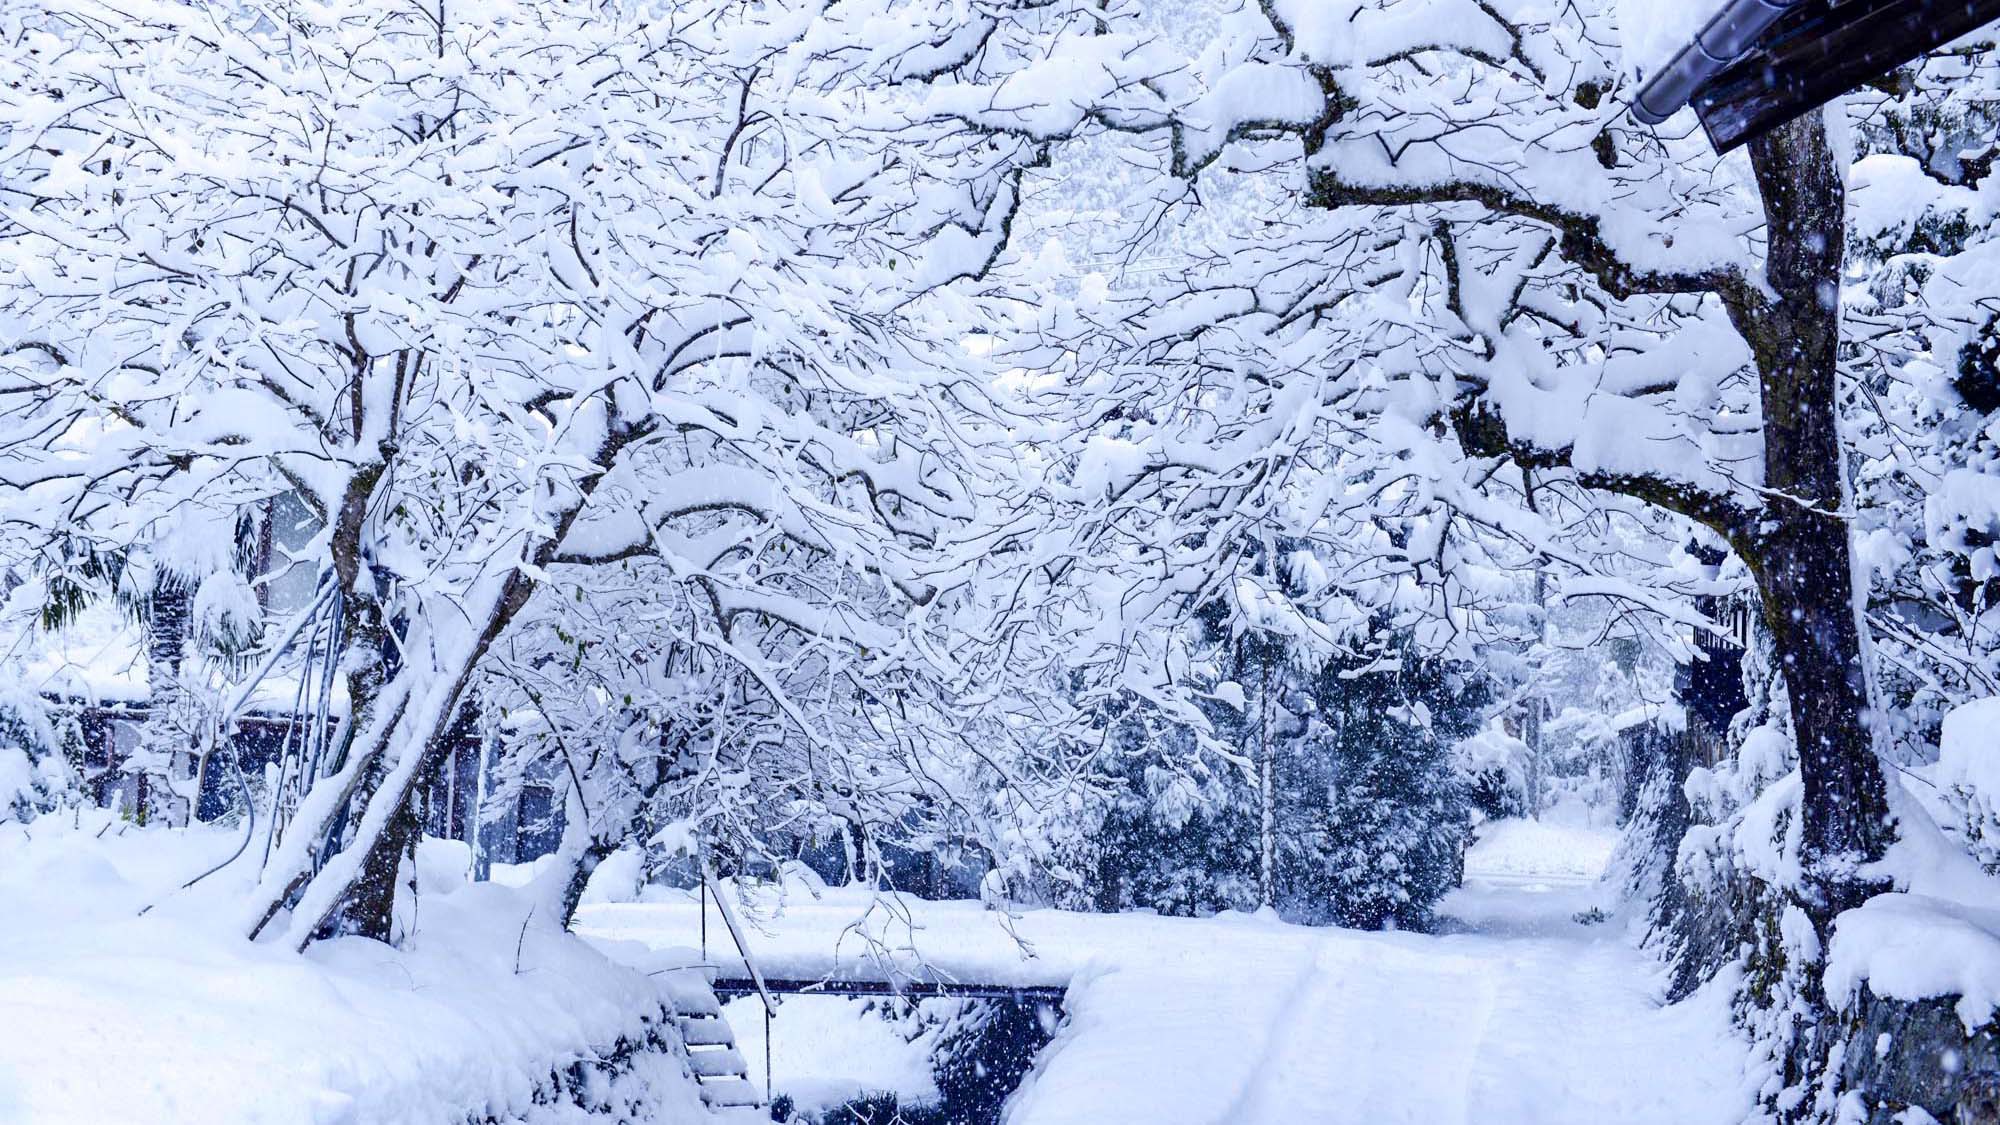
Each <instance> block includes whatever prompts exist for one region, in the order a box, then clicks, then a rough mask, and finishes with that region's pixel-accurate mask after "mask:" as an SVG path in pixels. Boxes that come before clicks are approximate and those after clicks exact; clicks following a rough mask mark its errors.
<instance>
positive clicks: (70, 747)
mask: <svg viewBox="0 0 2000 1125" xmlns="http://www.w3.org/2000/svg"><path fill="white" fill-rule="evenodd" d="M49 720H50V716H49V715H48V714H47V708H46V707H44V706H43V705H42V703H41V701H40V700H38V699H35V698H34V697H33V696H23V695H19V694H16V695H11V696H6V697H0V819H14V820H22V821H26V820H28V819H30V818H32V817H33V816H34V815H35V814H37V813H41V812H46V811H48V810H49V809H51V808H53V807H54V806H55V805H56V804H57V802H59V801H60V800H61V799H62V798H63V797H64V796H65V795H66V794H69V793H71V792H73V791H74V789H75V786H76V778H77V770H78V767H79V766H81V765H82V750H83V747H82V737H81V733H80V732H79V731H77V730H76V729H75V724H74V723H64V724H61V725H60V726H58V725H56V724H52V723H51V722H50V721H49ZM65 736H67V737H65Z"/></svg>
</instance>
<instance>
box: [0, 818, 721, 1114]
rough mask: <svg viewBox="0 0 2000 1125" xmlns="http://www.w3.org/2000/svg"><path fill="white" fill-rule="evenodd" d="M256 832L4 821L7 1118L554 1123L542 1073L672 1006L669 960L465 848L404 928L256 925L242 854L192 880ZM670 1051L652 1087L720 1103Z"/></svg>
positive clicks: (2, 1108)
mask: <svg viewBox="0 0 2000 1125" xmlns="http://www.w3.org/2000/svg"><path fill="white" fill-rule="evenodd" d="M72 817H73V819H72ZM239 838H240V834H239V833H237V832H235V831H233V830H230V829H224V828H213V829H211V828H197V829H194V830H182V829H151V830H146V831H141V830H139V829H136V828H133V827H132V826H130V825H129V824H126V823H124V822H123V821H121V820H119V819H117V818H116V817H115V816H114V815H113V814H110V813H108V812H105V811H104V810H98V809H85V810H79V811H76V812H74V813H72V814H66V815H64V816H61V817H46V818H43V819H41V820H37V821H35V822H33V823H31V824H28V825H26V826H23V825H21V824H17V823H12V822H6V823H0V1122H5V1123H7V1125H15V1123H23V1125H27V1123H33V1125H40V1123H44V1122H46V1123H48V1125H85V1123H91V1125H94V1123H98V1122H103V1123H106V1125H137V1123H141V1122H143V1123H149V1125H150V1123H160V1125H171V1123H177V1122H189V1123H196V1122H198V1123H201V1125H247V1123H260V1122H268V1123H273V1125H291V1123H299V1125H395V1123H400V1122H410V1123H413V1125H418V1123H420V1125H437V1123H440V1122H451V1121H461V1120H464V1119H466V1116H467V1115H468V1114H471V1113H485V1112H490V1113H493V1114H495V1115H496V1116H499V1117H501V1118H502V1119H519V1120H529V1121H535V1122H538V1123H539V1122H554V1121H558V1120H563V1119H564V1111H563V1110H562V1109H561V1108H560V1107H558V1106H536V1105H534V1103H533V1097H534V1094H535V1087H536V1085H537V1083H540V1082H542V1081H545V1080H546V1079H548V1077H549V1074H550V1071H551V1069H552V1068H553V1067H555V1066H558V1065H566V1064H567V1063H568V1062H569V1061H571V1060H573V1059H578V1058H588V1057H592V1056H593V1055H594V1054H596V1053H597V1052H598V1051H601V1050H602V1049H604V1048H606V1047H609V1046H610V1045H612V1044H613V1043H615V1042H616V1041H617V1040H618V1039H619V1038H620V1037H621V1036H626V1035H630V1034H633V1033H635V1032H637V1031H638V1030H640V1028H641V1026H642V1025H641V1019H642V1017H645V1016H651V1015H654V1014H656V1013H657V1012H658V1011H659V1008H660V1004H661V1001H662V999H663V993H662V992H661V991H660V987H661V986H660V985H658V984H657V983H656V982H655V981H654V980H653V979H651V978H649V977H647V976H645V975H643V974H641V973H637V972H634V971H632V970H631V969H628V968H625V967H623V966H620V965H618V964H615V963H613V962H611V961H609V960H607V959H605V958H604V957H602V956H601V955H599V954H597V953H596V952H594V951H593V950H591V949H590V948H588V947H587V946H585V945H584V943H582V942H580V941H577V940H576V939H575V938H573V937H572V936H570V935H568V934H564V933H562V932H561V931H560V930H559V929H557V928H556V927H555V926H554V925H553V924H551V923H550V922H548V921H547V920H545V919H544V918H540V917H535V916H531V902H530V900H528V899H527V898H526V897H525V896H524V895H523V894H521V893H520V892H518V891H516V890H514V889H512V888H508V887H505V886H501V885H499V884H478V885H456V886H454V885H453V876H454V873H453V872H452V871H451V870H450V869H449V867H450V865H449V864H442V865H441V864H438V863H430V864H426V865H424V867H425V868H426V869H425V870H424V871H423V872H422V875H423V878H424V882H425V883H426V886H425V890H424V893H422V894H420V895H419V896H418V898H417V900H416V901H417V912H418V915H419V917H418V919H417V929H416V932H415V934H414V936H413V937H411V938H410V939H409V940H408V941H407V942H406V943H405V945H404V947H403V948H400V949H392V948H390V947H388V946H385V945H382V944H380V943H378V942H373V941H366V940H362V939H358V938H342V939H338V940H334V941H328V942H321V943H319V944H317V945H314V946H313V947H312V948H311V949H310V950H308V951H307V952H306V954H305V955H303V956H300V955H298V954H295V953H293V952H291V951H290V950H289V949H285V948H282V947H274V946H272V945H269V944H255V943H251V942H246V941H244V940H242V939H241V938H240V937H239V936H237V935H236V932H235V930H234V927H233V925H232V922H233V921H234V920H235V919H236V918H237V917H239V915H240V905H239V904H238V903H237V902H236V901H233V900H231V899H230V898H229V897H228V894H227V893H226V892H229V891H232V890H233V891H235V892H238V893H240V891H241V889H242V888H241V886H240V885H237V886H234V887H232V886H231V885H230V881H231V879H232V875H231V874H230V873H229V872H225V873H224V874H221V875H217V876H215V877H214V879H212V880H209V881H208V882H205V883H198V884H197V885H196V886H195V887H194V888H193V889H191V890H188V891H186V892H178V891H176V890H175V888H177V887H178V886H179V885H180V884H181V883H182V882H185V881H186V880H187V879H189V878H190V877H192V876H193V875H195V874H197V873H199V872H201V871H204V870H206V869H208V868H209V867H211V866H213V865H214V864H215V863H217V862H218V861H220V860H221V859H223V858H225V857H227V856H228V855H229V854H230V853H231V852H233V851H234V850H235V848H236V846H237V843H238V840H239ZM446 847H447V848H449V847H450V845H446ZM459 847H460V849H461V854H462V845H460V846H459ZM442 858H445V859H449V858H450V857H449V856H444V857H442ZM231 870H232V871H243V872H247V873H248V874H250V875H254V873H255V863H254V856H253V857H252V861H251V862H249V863H248V864H243V865H239V866H238V867H237V868H232V869H231ZM460 870H462V868H461V869H460ZM148 908H150V909H148ZM142 910H143V911H144V913H143V915H142V913H141V912H142ZM658 1061H659V1066H653V1065H652V1064H651V1063H649V1064H648V1068H647V1070H646V1072H645V1073H644V1074H642V1075H641V1076H640V1078H639V1079H638V1080H639V1081H643V1082H646V1083H647V1084H648V1088H649V1090H650V1092H651V1097H650V1098H649V1100H651V1101H653V1102H655V1103H656V1104H659V1105H662V1106H663V1107H665V1108H667V1109H668V1110H670V1111H671V1113H670V1114H669V1115H668V1116H669V1119H671V1120H676V1121H696V1120H705V1119H706V1118H707V1113H706V1111H705V1110H704V1109H703V1108H702V1106H701V1104H700V1102H699V1101H698V1095H697V1094H696V1092H695V1089H694V1086H693V1084H692V1082H691V1081H689V1080H687V1079H686V1078H685V1076H684V1073H683V1071H682V1069H681V1067H682V1064H681V1063H680V1061H679V1060H678V1059H677V1058H672V1057H661V1058H660V1059H659V1060H658Z"/></svg>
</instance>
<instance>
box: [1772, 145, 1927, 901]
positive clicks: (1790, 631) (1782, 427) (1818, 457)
mask: <svg viewBox="0 0 2000 1125" xmlns="http://www.w3.org/2000/svg"><path fill="white" fill-rule="evenodd" d="M1750 153H1751V160H1752V163H1753V165H1754V166H1755V168H1756V171H1757V183H1758V187H1759V188H1760V189H1761V191H1762V194H1763V197H1764V211H1765V216H1766V221H1767V230H1768V238H1769V250H1768V264H1767V266H1766V279H1767V281H1768V282H1769V283H1770V286H1771V288H1772V290H1774V292H1775V296H1776V299H1775V300H1768V301H1766V302H1764V303H1763V304H1762V306H1761V307H1760V308H1758V309H1756V310H1754V313H1753V312H1751V311H1748V310H1739V311H1738V313H1737V322H1738V327H1739V328H1740V329H1741V330H1742V331H1743V334H1744V336H1745V338H1746V339H1747V340H1748V341H1749V343H1750V346H1751V349H1752V350H1753V352H1754V353H1755V355H1756V357H1757V365H1758V368H1759V372H1760V374H1761V376H1762V381H1763V410H1764V484H1765V487H1766V489H1767V490H1768V494H1769V498H1768V500H1767V502H1766V504H1765V506H1764V509H1763V510H1762V511H1761V512H1759V513H1758V517H1757V521H1756V524H1755V526H1754V527H1751V528H1747V529H1745V530H1744V531H1743V535H1744V538H1745V540H1746V542H1742V543H1739V544H1738V549H1739V550H1741V551H1742V553H1743V556H1744V559H1745V562H1746V563H1747V564H1748V565H1749V567H1750V570H1751V572H1752V573H1753V574H1754V576H1755V578H1756V581H1757V587H1758V591H1759V593H1760V594H1761V595H1762V600H1763V606H1764V621H1765V624H1766V625H1767V626H1768V627H1769V629H1770V631H1771V636H1772V639H1773V642H1774V647H1775V650H1776V654H1777V658H1778V663H1779V667H1780V669H1781V670H1782V672H1783V674H1784V677H1785V686H1786V689H1787V692H1788V694H1789V696H1790V702H1791V716H1792V729H1793V734H1794V736H1795V738H1796V739H1797V743H1798V752H1799V764H1800V774H1801V777H1802V779H1803V781H1804V795H1803V799H1802V819H1803V822H1804V823H1803V825H1802V828H1803V853H1804V854H1803V856H1802V859H1803V860H1804V865H1805V871H1806V880H1807V886H1806V887H1804V888H1802V890H1804V891H1805V893H1806V896H1807V902H1806V907H1807V909H1808V911H1809V912H1811V913H1813V914H1815V915H1816V916H1817V917H1816V918H1815V921H1817V922H1819V923H1821V924H1822V926H1824V924H1825V923H1827V922H1830V921H1831V920H1832V918H1833V916H1834V915H1836V914H1838V913H1839V912H1840V911H1841V910H1844V909H1846V908H1848V907H1851V906H1855V905H1858V904H1859V903H1860V902H1861V901H1862V900H1863V899H1864V898H1866V897H1867V896H1868V895H1869V894H1871V893H1874V892H1875V891H1877V890H1880V889H1881V888H1880V887H1879V886H1877V885H1875V884H1873V883H1871V882H1870V881H1869V880H1867V879H1864V878H1863V877H1862V876H1861V874H1860V872H1859V871H1858V870H1857V869H1858V868H1859V867H1860V865H1862V864H1865V863H1868V862H1870V861H1873V860H1877V859H1880V858H1881V856H1882V853H1883V851H1884V849H1885V848H1886V847H1887V845H1888V843H1889V841H1890V839H1891V838H1892V836H1893V828H1892V826H1891V824H1890V820H1889V808H1888V798H1887V792H1886V788H1885V784H1884V779H1883V773H1882V766H1881V762H1880V760H1879V759H1878V758H1877V757H1876V755H1875V748H1874V738H1873V735H1872V732H1871V729H1870V728H1871V724H1872V719H1871V716H1870V713H1869V698H1868V691H1869V688H1868V676H1867V670H1866V668H1865V666H1864V664H1863V660H1864V654H1863V650H1862V643H1861V623H1860V621H1859V620H1858V618H1857V615H1856V610H1855V598H1854V593H1855V591H1854V572H1853V558H1852V551H1851V544H1850V539H1849V528H1848V521H1847V512H1846V508H1847V489H1846V487H1845V476H1844V473H1845V466H1844V465H1843V463H1842V452H1841V443H1840V421H1839V407H1838V388H1837V386H1836V377H1837V362H1838V357H1839V348H1840V297H1839V292H1840V290H1839V286H1840V271H1841V257H1842V250H1843V241H1844V238H1845V230H1846V225H1845V202H1846V192H1845V186H1844V182H1843V178H1842V173H1841V169H1840V166H1839V164H1838V162H1837V160H1836V159H1835V157H1834V154H1833V152H1832V150H1831V148H1830V147H1829V146H1828V144H1827V136H1826V126H1825V122H1824V119H1823V118H1822V116H1821V115H1820V114H1817V113H1813V114H1808V115H1806V116H1804V117H1801V118H1799V119H1797V120H1795V121H1793V122H1791V123H1789V124H1787V125H1785V126H1783V127H1781V128H1779V129H1777V130H1776V131H1774V132H1772V133H1770V134H1768V135H1766V136H1765V137H1763V138H1760V139H1759V140H1757V141H1755V142H1753V143H1752V145H1751V149H1750Z"/></svg>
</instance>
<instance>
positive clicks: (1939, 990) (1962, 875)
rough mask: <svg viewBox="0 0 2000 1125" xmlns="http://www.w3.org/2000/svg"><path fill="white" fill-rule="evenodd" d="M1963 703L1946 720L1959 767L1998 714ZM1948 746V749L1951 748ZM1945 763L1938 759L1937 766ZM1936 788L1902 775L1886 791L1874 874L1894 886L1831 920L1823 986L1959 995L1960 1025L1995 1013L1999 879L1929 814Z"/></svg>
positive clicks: (1843, 996) (1846, 991) (1853, 991)
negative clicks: (1884, 832)
mask: <svg viewBox="0 0 2000 1125" xmlns="http://www.w3.org/2000/svg"><path fill="white" fill-rule="evenodd" d="M1994 702H1996V701H1994V700H1986V701H1982V702H1981V703H1975V704H1968V705H1966V706H1963V707H1960V708H1958V709H1957V710H1955V711H1953V712H1952V713H1951V715H1950V716H1949V717H1947V719H1946V720H1945V739H1944V741H1945V748H1946V752H1947V755H1948V756H1949V757H1951V758H1952V759H1953V760H1954V762H1955V767H1956V768H1973V769H1977V768H1979V767H1976V766H1974V767H1967V766H1966V765H1965V764H1964V763H1963V762H1962V761H1958V759H1962V758H1964V757H1966V756H1967V755H1968V754H1971V753H1972V752H1971V751H1969V750H1968V747H1971V746H1974V745H1976V744H1985V743H1989V741H1990V738H1991V734H1990V731H1991V729H1992V726H1991V723H1992V721H1993V720H1994V719H1995V718H2000V712H1996V710H1995V709H1994V708H1992V707H1989V706H1986V704H1991V703H1994ZM1954 751H1955V752H1954ZM1942 764H1943V760H1942V759H1941V760H1940V765H1942ZM1933 794H1934V791H1931V790H1928V789H1925V790H1923V791H1919V790H1918V789H1917V788H1916V787H1908V786H1905V785H1903V784H1902V783H1901V782H1900V781H1897V782H1896V783H1894V784H1892V786H1891V788H1890V800H1891V807H1892V808H1893V809H1894V811H1895V815H1896V822H1897V823H1896V843H1895V844H1894V845H1893V846H1892V847H1891V848H1890V849H1889V854H1888V856H1887V857H1886V858H1884V859H1883V861H1882V862H1881V863H1880V864H1878V865H1876V868H1875V869H1874V871H1873V872H1872V873H1874V874H1879V875H1882V876H1886V877H1887V878H1889V879H1891V880H1893V881H1894V883H1895V885H1896V887H1897V890H1896V891H1895V892H1892V893H1889V894H1882V895H1877V896H1875V897H1874V898H1872V899H1869V900H1868V901H1867V902H1866V903H1863V904H1862V905H1861V906H1860V907H1858V908H1856V909H1853V910H1849V911H1846V912H1845V913H1843V914H1841V915H1840V917H1838V918H1836V919H1835V920H1834V933H1833V940H1832V942H1831V943H1830V946H1829V948H1828V951H1827V966H1826V982H1825V983H1826V990H1827V995H1828V996H1831V997H1834V998H1836V1001H1837V1002H1851V1001H1852V999H1853V998H1854V996H1855V995H1857V994H1858V993H1859V991H1860V989H1861V987H1862V985H1864V984H1865V985H1866V986H1867V987H1868V990H1869V991H1870V992H1873V993H1874V994H1875V995H1877V996H1882V997H1887V998H1891V999H1896V1000H1912V1001H1914V1000H1929V999H1932V998H1934V997H1942V996H1953V997H1957V1001H1956V1007H1957V1011H1958V1016H1959V1019H1960V1020H1961V1021H1963V1022H1964V1024H1965V1027H1966V1029H1967V1031H1968V1032H1969V1031H1970V1030H1972V1029H1973V1028H1975V1027H1977V1026H1979V1025H1981V1024H1985V1023H1988V1022H1990V1021H1991V1020H1992V1019H1993V1018H1994V1013H1995V1011H1996V1010H2000V879H1996V878H1994V877H1993V876H1991V875H1988V874H1987V873H1986V872H1985V871H1983V870H1982V869H1981V868H1980V866H1979V864H1978V863H1977V862H1975V861H1974V860H1973V859H1972V857H1971V856H1969V855H1967V854H1966V852H1965V850H1964V848H1962V847H1961V846H1960V845H1959V843H1958V841H1956V840H1954V839H1952V838H1951V837H1949V836H1947V835H1946V834H1945V832H1944V831H1943V830H1942V829H1941V828H1940V826H1939V824H1938V821H1937V820H1936V819H1935V818H1934V812H1933V810H1934V809H1936V808H1937V807H1938V806H1937V805H1936V804H1935V803H1934V801H1933Z"/></svg>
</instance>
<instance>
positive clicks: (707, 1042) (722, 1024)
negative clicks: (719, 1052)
mask: <svg viewBox="0 0 2000 1125" xmlns="http://www.w3.org/2000/svg"><path fill="white" fill-rule="evenodd" d="M680 1027H681V1041H682V1042H684V1043H686V1044H687V1045H688V1046H690V1047H734V1046H736V1032H735V1031H734V1030H732V1029H731V1028H730V1026H729V1021H728V1020H725V1019H720V1018H718V1017H714V1016H710V1017H708V1018H706V1019H691V1018H688V1017H686V1016H683V1017H681V1021H680Z"/></svg>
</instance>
